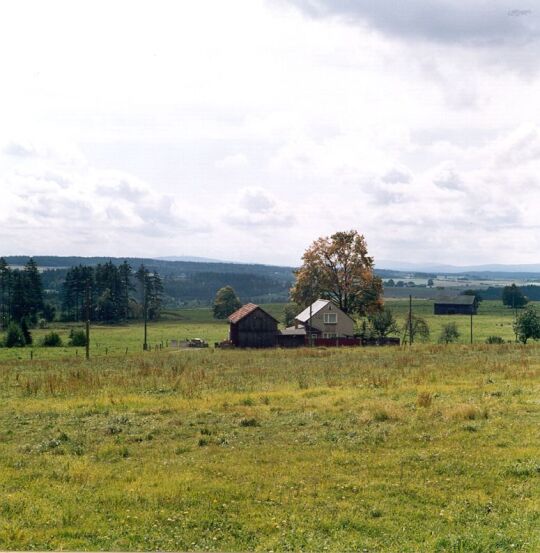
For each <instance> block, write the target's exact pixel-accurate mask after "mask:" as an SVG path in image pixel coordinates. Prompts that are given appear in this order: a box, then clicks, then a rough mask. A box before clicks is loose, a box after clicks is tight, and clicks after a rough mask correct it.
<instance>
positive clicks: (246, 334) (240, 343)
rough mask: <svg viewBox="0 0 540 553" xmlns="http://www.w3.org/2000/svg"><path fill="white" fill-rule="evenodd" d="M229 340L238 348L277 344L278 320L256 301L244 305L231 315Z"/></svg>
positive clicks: (265, 346)
mask: <svg viewBox="0 0 540 553" xmlns="http://www.w3.org/2000/svg"><path fill="white" fill-rule="evenodd" d="M229 323H230V330H229V340H230V341H231V342H232V344H233V345H234V346H236V347H238V348H271V347H275V346H276V345H277V336H278V334H279V332H278V321H277V320H276V319H274V317H272V315H270V314H268V313H267V312H266V311H265V310H264V309H262V308H260V307H259V306H258V305H255V304H254V303H248V304H246V305H243V306H242V307H241V308H240V309H238V311H235V312H234V313H233V314H232V315H231V316H230V317H229Z"/></svg>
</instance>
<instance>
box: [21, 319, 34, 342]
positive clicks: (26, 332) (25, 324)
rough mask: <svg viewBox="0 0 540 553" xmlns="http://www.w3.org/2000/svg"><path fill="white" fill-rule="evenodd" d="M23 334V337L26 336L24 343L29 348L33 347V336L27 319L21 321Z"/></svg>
mask: <svg viewBox="0 0 540 553" xmlns="http://www.w3.org/2000/svg"><path fill="white" fill-rule="evenodd" d="M21 332H22V333H23V336H24V343H25V344H26V345H27V346H31V345H32V334H30V329H29V328H28V321H27V320H26V318H24V319H23V320H22V321H21Z"/></svg>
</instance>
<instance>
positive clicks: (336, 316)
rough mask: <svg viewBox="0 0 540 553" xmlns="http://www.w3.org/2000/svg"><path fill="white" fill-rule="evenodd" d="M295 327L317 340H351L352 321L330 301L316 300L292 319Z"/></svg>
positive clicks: (352, 333) (352, 332)
mask: <svg viewBox="0 0 540 553" xmlns="http://www.w3.org/2000/svg"><path fill="white" fill-rule="evenodd" d="M294 322H295V327H303V328H304V329H305V331H306V333H310V334H312V335H314V336H315V337H319V338H352V337H353V336H354V321H353V319H351V317H349V315H347V313H345V312H344V311H342V310H341V309H340V308H339V307H338V306H337V305H335V304H334V303H332V302H331V301H330V300H317V301H315V302H314V303H313V304H312V305H311V306H310V307H307V308H306V309H304V311H302V313H300V314H299V315H297V316H296V317H295V319H294Z"/></svg>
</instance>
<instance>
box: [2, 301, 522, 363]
mask: <svg viewBox="0 0 540 553" xmlns="http://www.w3.org/2000/svg"><path fill="white" fill-rule="evenodd" d="M386 305H387V307H388V308H390V309H391V310H392V311H393V312H394V314H395V316H396V319H397V321H398V324H399V327H400V329H403V327H404V325H405V322H406V320H407V314H408V308H409V303H408V301H406V300H387V302H386ZM263 307H264V309H266V310H267V311H268V312H269V313H270V314H272V315H273V316H274V317H276V319H278V320H279V321H283V318H284V314H283V311H284V308H285V304H268V305H263ZM413 313H414V314H415V315H418V316H421V317H424V318H425V319H426V320H427V322H428V324H429V327H430V330H431V337H430V342H431V343H435V342H437V339H438V337H439V334H440V332H441V328H442V326H443V325H444V324H447V323H449V322H454V323H456V324H457V326H458V329H459V332H460V334H461V336H460V338H459V342H460V343H469V342H470V317H468V316H460V315H443V316H440V315H438V316H435V315H433V302H431V301H427V300H414V301H413ZM513 321H514V312H513V311H512V310H511V309H508V308H506V307H504V306H503V305H502V303H501V302H495V301H485V302H482V304H481V306H480V309H479V312H478V315H476V316H475V317H474V319H473V337H474V342H475V343H483V342H485V340H486V338H487V337H488V336H492V335H495V336H500V337H502V338H503V339H504V340H505V341H513V340H514V331H513V328H512V324H513ZM283 326H284V325H283V324H281V327H283ZM72 328H83V326H82V325H81V324H73V323H52V324H51V325H49V328H47V329H33V330H32V336H33V339H34V345H33V346H31V347H26V348H0V360H1V359H12V360H24V359H29V358H30V356H32V358H34V359H61V358H66V357H70V358H76V357H77V356H84V348H81V347H78V348H76V347H68V346H67V344H68V340H69V332H70V330H71V329H72ZM51 331H55V332H58V333H59V334H60V336H61V338H62V341H63V344H64V347H60V348H44V347H40V343H41V340H42V339H43V337H44V336H45V335H46V334H47V333H49V332H51ZM228 331H229V327H228V323H227V321H218V320H216V319H214V318H213V317H212V310H211V309H210V308H204V307H202V308H190V309H174V310H166V311H165V312H164V315H163V318H162V320H161V321H159V322H153V323H149V325H148V343H149V345H150V347H151V348H152V349H153V350H155V348H156V347H157V348H159V347H160V345H163V347H164V348H166V346H167V345H170V343H171V341H172V340H185V339H186V338H202V339H204V340H206V341H208V343H209V344H210V345H213V344H214V343H216V342H220V341H222V340H225V339H227V337H228ZM398 335H399V336H400V337H401V338H403V330H400V332H399V333H398ZM90 343H91V352H92V355H93V356H98V357H105V356H110V355H112V356H121V355H126V350H127V354H128V355H130V354H133V353H137V352H141V351H142V343H143V325H142V323H140V322H136V323H130V324H126V325H97V324H96V325H92V328H91V341H90Z"/></svg>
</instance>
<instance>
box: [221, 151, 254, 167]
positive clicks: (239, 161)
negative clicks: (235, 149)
mask: <svg viewBox="0 0 540 553" xmlns="http://www.w3.org/2000/svg"><path fill="white" fill-rule="evenodd" d="M248 164H249V161H248V158H247V157H246V156H245V155H244V154H231V155H228V156H226V157H224V158H222V159H220V160H218V161H217V162H216V167H217V168H218V169H243V168H244V167H247V166H248Z"/></svg>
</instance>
